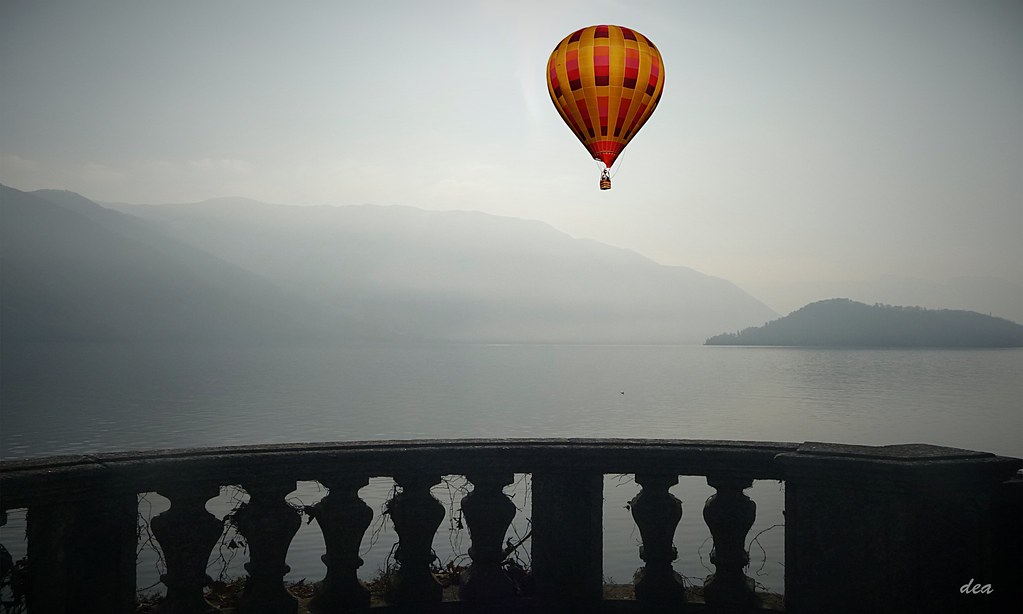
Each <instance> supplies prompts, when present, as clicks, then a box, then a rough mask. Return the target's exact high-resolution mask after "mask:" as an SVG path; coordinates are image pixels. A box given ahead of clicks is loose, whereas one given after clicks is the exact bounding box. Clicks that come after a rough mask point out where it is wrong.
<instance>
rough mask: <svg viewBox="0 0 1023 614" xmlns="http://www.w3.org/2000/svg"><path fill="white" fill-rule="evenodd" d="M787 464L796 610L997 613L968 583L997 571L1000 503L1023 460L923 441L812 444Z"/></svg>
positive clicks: (790, 604)
mask: <svg viewBox="0 0 1023 614" xmlns="http://www.w3.org/2000/svg"><path fill="white" fill-rule="evenodd" d="M778 463H779V465H780V466H781V467H782V468H783V470H784V474H785V482H786V483H785V518H786V526H785V559H786V561H785V565H786V567H785V576H786V580H785V582H786V609H787V610H789V611H791V612H795V613H796V614H799V613H804V612H805V613H809V612H820V611H829V612H836V613H842V612H850V613H852V612H870V611H891V612H936V613H945V612H947V613H953V612H994V611H997V610H995V609H993V603H994V602H993V600H988V601H985V600H983V599H979V598H977V596H966V595H963V594H962V593H960V591H959V589H960V587H961V586H962V585H963V584H964V583H966V582H967V581H968V580H970V579H971V578H973V579H975V580H979V579H982V578H985V577H988V578H990V577H993V576H994V573H995V570H994V568H993V561H994V557H993V556H992V553H993V547H994V546H993V544H994V543H995V540H996V539H997V538H998V536H997V534H996V532H995V529H994V528H993V527H992V524H991V522H990V520H989V519H990V518H991V517H992V500H993V496H994V493H995V492H996V491H997V487H998V485H999V484H1000V483H1001V482H1003V481H1004V480H1006V479H1008V478H1009V477H1011V476H1012V475H1013V474H1014V473H1015V471H1016V470H1017V469H1018V468H1019V464H1020V463H1019V460H1018V459H1006V458H999V457H995V456H993V455H990V454H983V453H975V452H969V451H960V450H953V449H949V448H938V447H935V446H923V445H913V446H884V447H880V448H870V447H866V446H842V445H834V444H807V449H806V450H805V451H804V450H802V449H800V450H799V451H797V452H794V453H786V454H782V455H779V458H778ZM850 586H856V587H857V590H855V591H850V590H848V588H849V587H850Z"/></svg>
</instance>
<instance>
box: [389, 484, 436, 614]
mask: <svg viewBox="0 0 1023 614" xmlns="http://www.w3.org/2000/svg"><path fill="white" fill-rule="evenodd" d="M394 482H395V484H397V485H398V487H399V488H401V492H399V493H398V494H396V495H395V496H394V497H393V498H392V499H391V500H390V501H388V502H387V513H388V514H390V515H391V521H392V522H393V523H394V531H395V532H396V533H397V534H398V551H397V553H395V558H396V559H397V560H398V570H397V572H395V576H394V580H393V582H392V583H391V585H390V587H389V588H388V590H387V595H386V597H387V601H388V603H392V604H395V605H405V604H416V603H437V602H439V601H441V600H442V599H443V597H444V595H443V589H442V588H441V585H440V582H438V581H437V579H436V578H434V577H433V573H432V572H431V571H430V563H432V562H433V559H434V555H433V536H434V534H435V533H436V532H437V527H439V526H440V523H441V522H442V521H443V520H444V506H443V505H441V502H440V501H438V500H437V499H435V498H434V497H433V495H431V494H430V487H431V486H433V485H434V484H438V483H440V476H432V475H396V476H394Z"/></svg>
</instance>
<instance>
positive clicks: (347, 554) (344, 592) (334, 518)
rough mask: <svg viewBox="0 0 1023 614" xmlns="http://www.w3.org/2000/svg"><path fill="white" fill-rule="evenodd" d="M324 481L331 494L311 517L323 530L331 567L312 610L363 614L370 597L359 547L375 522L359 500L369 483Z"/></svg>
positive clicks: (332, 478) (341, 478)
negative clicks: (362, 576)
mask: <svg viewBox="0 0 1023 614" xmlns="http://www.w3.org/2000/svg"><path fill="white" fill-rule="evenodd" d="M320 481H321V483H322V484H323V485H324V486H326V487H327V488H328V489H330V492H329V493H328V494H327V496H326V497H324V498H323V499H322V500H321V501H320V502H319V503H317V504H316V505H314V506H313V507H312V509H311V510H310V512H309V514H310V516H312V518H313V519H315V520H316V522H317V523H318V524H319V525H320V528H321V529H322V530H323V540H324V542H325V544H326V547H327V553H326V554H324V555H323V556H322V557H321V560H322V561H323V564H324V565H326V566H327V575H326V577H325V578H324V579H323V580H322V581H320V582H317V583H316V585H315V594H314V595H313V598H312V599H311V600H310V601H309V611H310V612H312V613H313V614H327V613H328V612H361V611H363V610H366V609H367V608H369V603H370V596H369V590H368V589H367V588H366V587H365V586H363V584H362V582H360V581H359V577H358V575H357V571H358V569H359V567H361V566H362V559H361V558H359V545H360V544H361V543H362V536H363V534H365V533H366V529H367V528H368V527H369V525H370V523H371V522H372V521H373V510H372V508H370V507H369V506H368V505H366V502H365V501H363V500H362V499H360V498H359V489H360V488H362V487H363V486H365V485H367V484H368V483H369V480H368V479H367V478H360V477H355V476H347V475H344V474H332V475H327V476H324V477H322V478H321V480H320Z"/></svg>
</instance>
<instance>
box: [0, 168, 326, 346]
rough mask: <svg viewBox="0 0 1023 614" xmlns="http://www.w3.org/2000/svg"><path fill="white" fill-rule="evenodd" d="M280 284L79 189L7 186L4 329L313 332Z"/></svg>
mask: <svg viewBox="0 0 1023 614" xmlns="http://www.w3.org/2000/svg"><path fill="white" fill-rule="evenodd" d="M300 309H301V307H300V306H298V305H296V303H295V301H293V300H291V299H290V297H287V296H286V295H284V294H283V293H282V292H280V291H279V290H278V289H277V288H276V287H274V286H273V284H271V283H269V282H267V281H265V280H262V279H260V278H258V276H255V275H253V274H251V273H249V272H247V271H245V270H243V269H241V268H239V267H237V266H234V265H231V264H229V263H227V262H225V261H223V260H220V259H218V258H216V257H214V256H211V255H210V254H208V253H205V252H202V251H199V250H196V249H194V248H192V247H189V246H187V245H184V244H182V243H180V242H178V241H176V240H174V239H172V238H170V237H167V236H165V235H163V234H162V233H161V232H159V231H158V230H156V229H154V228H153V227H152V224H150V223H147V222H145V221H144V220H140V219H138V218H135V217H132V216H129V215H125V214H122V213H118V212H116V211H110V210H108V209H104V208H103V207H100V206H99V205H97V204H95V203H93V202H92V201H89V200H87V199H85V198H83V197H81V196H79V195H77V194H74V193H71V192H59V191H53V190H43V191H40V192H36V193H32V194H29V193H25V192H21V191H19V190H15V189H12V188H9V187H6V186H0V334H2V336H3V340H4V342H5V343H8V342H11V341H18V340H137V339H148V340H151V339H167V340H170V339H173V340H190V341H194V340H204V339H228V338H230V339H252V338H273V337H294V336H296V335H301V334H303V333H305V334H311V327H309V326H307V324H306V322H305V321H303V318H302V317H298V316H299V313H298V312H299V311H300Z"/></svg>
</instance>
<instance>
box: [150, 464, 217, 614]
mask: <svg viewBox="0 0 1023 614" xmlns="http://www.w3.org/2000/svg"><path fill="white" fill-rule="evenodd" d="M219 492H220V489H219V488H218V487H217V486H216V485H215V484H196V485H193V486H192V487H191V488H172V489H165V490H164V491H163V492H161V493H160V494H161V495H163V496H165V497H167V499H169V500H170V502H171V507H170V509H169V510H167V511H166V512H164V513H162V514H160V515H159V516H157V517H156V518H153V520H152V521H151V522H150V527H151V528H152V530H153V535H154V536H156V539H157V541H158V542H159V543H160V548H161V549H162V550H163V556H164V560H165V561H166V562H167V573H165V574H164V575H163V576H161V578H160V580H161V581H162V582H163V583H164V584H165V585H166V586H167V596H166V598H165V599H164V600H163V602H162V603H160V605H159V606H158V607H157V608H156V610H155V611H156V612H157V614H213V613H215V612H219V610H218V609H217V608H215V607H213V606H212V605H210V603H209V602H207V601H206V599H204V598H203V589H204V588H205V587H206V585H207V584H208V583H209V577H208V576H207V575H206V562H207V560H209V558H210V552H211V551H212V550H213V546H214V545H215V544H216V543H217V540H218V539H219V538H220V536H221V535H222V534H223V531H224V523H223V521H220V520H217V518H216V516H214V515H213V514H211V513H209V512H208V511H206V502H207V501H209V500H210V499H212V498H213V497H215V496H217V494H218V493H219Z"/></svg>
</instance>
